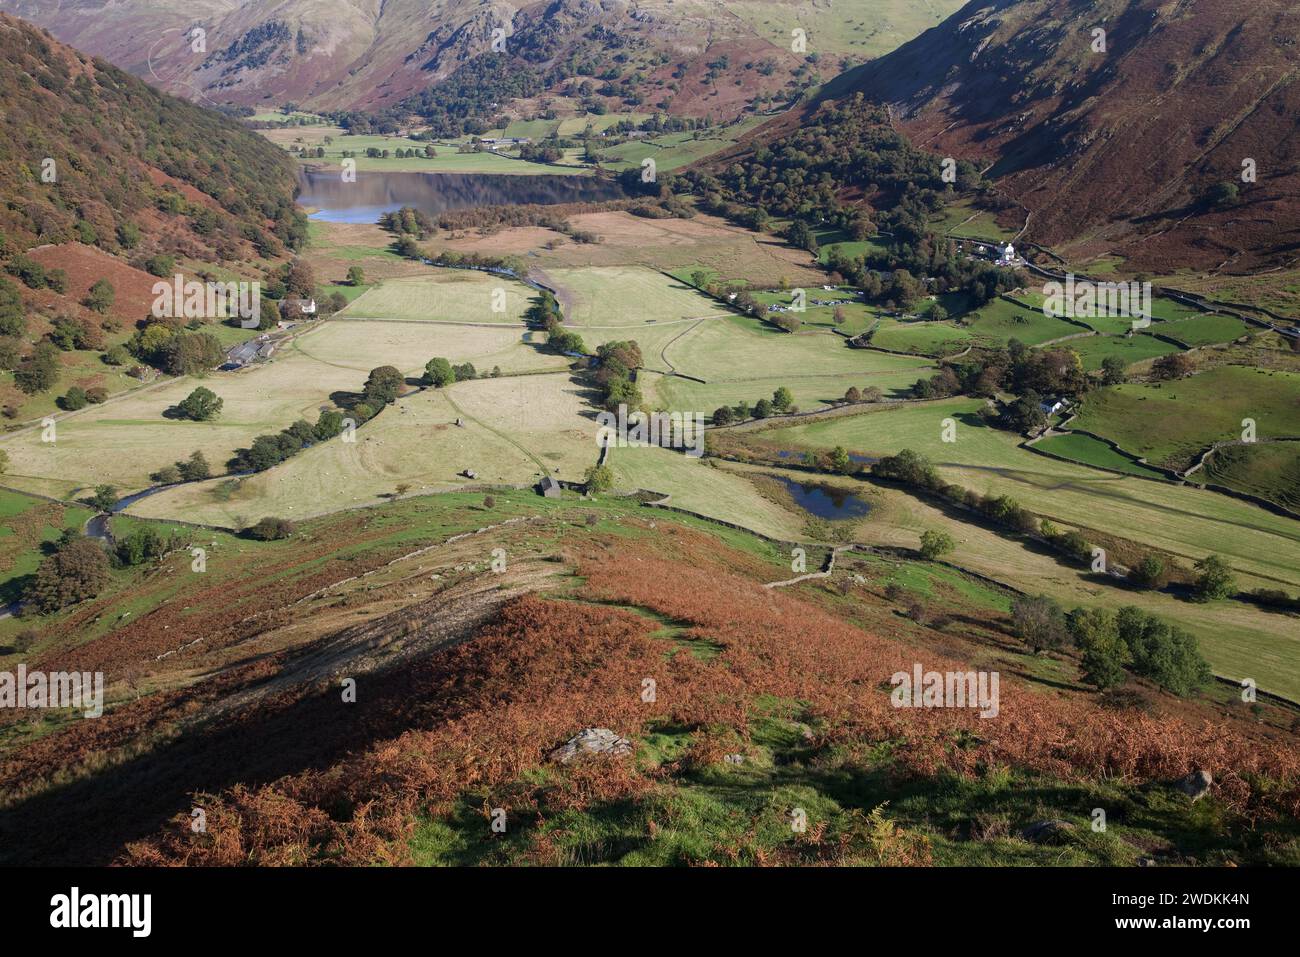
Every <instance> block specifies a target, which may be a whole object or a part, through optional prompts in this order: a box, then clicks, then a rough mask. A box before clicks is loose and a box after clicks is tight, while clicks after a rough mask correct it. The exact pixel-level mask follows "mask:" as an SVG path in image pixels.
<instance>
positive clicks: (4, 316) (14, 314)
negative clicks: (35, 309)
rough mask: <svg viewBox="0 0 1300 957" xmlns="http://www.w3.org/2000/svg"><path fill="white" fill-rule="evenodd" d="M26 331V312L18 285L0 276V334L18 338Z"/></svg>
mask: <svg viewBox="0 0 1300 957" xmlns="http://www.w3.org/2000/svg"><path fill="white" fill-rule="evenodd" d="M26 333H27V313H26V312H25V311H24V310H23V299H22V296H21V295H19V293H18V287H17V286H15V285H14V284H13V283H12V282H10V281H9V280H8V279H6V278H4V277H3V276H0V336H13V337H15V338H20V337H22V336H24V335H26Z"/></svg>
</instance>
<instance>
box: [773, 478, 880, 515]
mask: <svg viewBox="0 0 1300 957" xmlns="http://www.w3.org/2000/svg"><path fill="white" fill-rule="evenodd" d="M778 478H780V480H781V482H782V483H783V484H784V485H785V488H786V491H788V492H789V493H790V496H791V497H792V498H793V499H794V501H795V504H796V505H798V506H799V507H800V508H802V509H803V510H804V511H805V512H808V513H810V514H812V515H815V516H817V517H818V518H831V519H835V518H861V517H862V516H864V515H866V514H867V513H868V512H870V511H871V503H870V502H867V501H865V500H863V499H861V498H858V496H856V495H854V494H853V493H852V492H846V491H844V490H843V489H838V488H835V487H833V486H830V485H821V484H818V483H817V482H800V481H799V480H798V479H792V478H786V477H785V476H778Z"/></svg>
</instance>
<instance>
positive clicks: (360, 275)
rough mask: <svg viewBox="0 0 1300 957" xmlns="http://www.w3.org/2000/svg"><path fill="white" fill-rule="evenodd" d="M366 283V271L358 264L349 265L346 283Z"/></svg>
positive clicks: (354, 284)
mask: <svg viewBox="0 0 1300 957" xmlns="http://www.w3.org/2000/svg"><path fill="white" fill-rule="evenodd" d="M365 284H366V273H365V270H363V269H362V268H361V267H360V266H350V267H349V268H348V285H349V286H364V285H365Z"/></svg>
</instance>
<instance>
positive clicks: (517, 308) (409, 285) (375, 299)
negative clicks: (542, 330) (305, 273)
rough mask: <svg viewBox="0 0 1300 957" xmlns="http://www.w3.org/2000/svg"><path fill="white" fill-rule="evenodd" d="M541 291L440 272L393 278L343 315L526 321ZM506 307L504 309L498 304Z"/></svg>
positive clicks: (475, 275) (480, 275) (487, 278)
mask: <svg viewBox="0 0 1300 957" xmlns="http://www.w3.org/2000/svg"><path fill="white" fill-rule="evenodd" d="M536 295H537V294H536V293H535V292H534V291H533V290H532V289H530V288H529V287H527V286H525V285H524V284H523V283H520V282H514V281H513V280H510V279H506V278H504V277H502V276H494V275H491V274H489V273H484V272H475V271H473V270H468V269H446V270H438V271H437V272H436V273H435V274H433V275H430V276H428V277H423V276H422V277H419V278H411V279H389V280H385V281H384V283H383V284H382V285H380V286H378V287H376V288H374V289H371V290H370V291H369V292H367V293H365V294H364V295H361V296H359V297H358V298H357V299H355V300H354V301H353V302H352V303H351V304H350V305H349V306H348V308H347V309H345V310H343V311H342V312H341V313H339V315H340V316H342V317H344V318H365V319H400V320H408V321H409V320H429V321H435V322H438V321H441V322H491V323H514V324H519V323H522V322H523V316H524V310H525V309H527V308H528V305H529V302H530V301H531V300H532V299H533V297H534V296H536ZM496 305H499V306H501V307H502V311H501V312H496V311H494V306H496Z"/></svg>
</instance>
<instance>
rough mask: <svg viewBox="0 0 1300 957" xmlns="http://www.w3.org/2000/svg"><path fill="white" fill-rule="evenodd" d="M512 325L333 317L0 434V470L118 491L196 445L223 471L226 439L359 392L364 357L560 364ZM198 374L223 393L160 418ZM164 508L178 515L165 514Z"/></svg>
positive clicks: (522, 366) (313, 415)
mask: <svg viewBox="0 0 1300 957" xmlns="http://www.w3.org/2000/svg"><path fill="white" fill-rule="evenodd" d="M526 335H527V336H544V333H528V332H525V331H524V330H523V329H522V328H520V327H512V326H504V325H503V326H501V327H499V328H497V327H492V326H488V325H484V326H468V325H452V324H449V323H420V322H364V321H349V320H331V321H329V322H325V323H321V324H319V325H318V326H316V327H315V328H313V329H312V330H310V331H308V332H306V333H304V334H303V335H300V336H298V337H296V338H294V339H292V340H290V341H289V342H288V343H287V344H286V345H284V346H283V347H281V349H280V350H279V351H278V352H277V353H276V355H275V357H274V358H273V359H272V360H271V361H270V362H266V363H259V364H257V365H255V366H253V367H251V368H248V369H245V370H241V371H238V372H217V373H212V374H211V375H208V376H206V377H201V378H200V377H192V376H187V377H184V378H181V379H175V380H163V381H162V382H160V383H159V384H158V385H156V386H152V387H149V388H146V389H141V390H138V391H137V392H133V393H129V394H126V395H123V396H121V397H119V398H115V399H110V400H109V401H108V402H106V403H104V404H102V405H97V406H90V407H88V408H86V409H84V410H82V411H80V412H76V413H72V414H69V415H66V416H64V417H62V418H60V419H59V420H58V423H57V432H56V441H54V442H42V441H41V433H40V430H39V429H33V430H26V431H20V432H15V433H13V434H11V435H8V436H5V437H4V438H3V439H0V448H3V449H4V450H5V451H6V452H8V454H9V459H10V464H9V469H8V472H7V475H6V477H5V478H6V481H7V482H8V483H9V484H10V485H13V486H15V487H18V488H22V489H24V490H29V491H34V492H39V493H42V494H52V495H66V494H69V493H72V492H74V491H76V490H78V489H88V488H93V487H94V486H95V485H99V484H111V485H115V486H117V487H118V488H119V489H120V490H121V491H123V492H126V491H131V490H137V489H141V488H144V487H146V486H148V485H149V484H150V479H149V474H150V473H151V472H154V471H156V470H158V469H159V468H161V467H163V466H164V465H170V464H172V463H173V462H175V461H176V460H178V459H183V458H186V457H188V456H189V454H190V453H191V452H193V451H195V450H199V451H202V452H203V454H204V456H205V457H206V458H207V459H208V462H209V463H210V465H211V466H212V468H213V471H214V472H221V471H224V467H225V463H226V461H227V460H228V459H229V458H230V456H231V455H232V454H233V453H234V451H235V449H237V448H241V447H246V446H248V444H249V443H250V442H251V441H252V439H253V438H254V437H256V436H258V435H262V434H267V433H274V432H278V431H279V430H281V429H283V428H285V427H287V426H289V425H291V424H292V423H293V422H294V421H295V420H297V419H307V420H308V421H309V422H315V421H316V419H317V417H318V415H319V413H320V410H321V409H324V408H329V407H331V406H333V405H334V401H333V398H332V397H333V396H335V394H336V393H337V394H342V395H349V394H355V393H358V392H359V391H360V389H361V387H362V385H363V384H364V383H365V379H366V376H367V374H368V373H369V372H370V370H371V369H373V368H376V367H377V366H381V365H395V366H397V367H398V368H399V369H400V370H401V371H402V372H403V373H405V374H406V375H408V376H418V375H420V374H422V372H423V369H424V365H425V363H426V362H428V360H429V359H431V358H433V357H434V356H443V357H445V358H447V359H450V360H451V361H452V362H456V363H460V362H472V363H474V364H475V366H476V367H478V368H479V369H480V371H481V372H483V373H485V374H486V373H488V372H490V371H491V370H492V368H493V367H494V366H500V368H501V370H502V372H503V373H506V374H507V375H508V374H511V373H518V372H532V371H546V370H557V369H563V368H564V367H565V366H566V365H567V362H566V360H565V359H564V358H563V357H562V356H556V355H553V354H550V353H546V352H542V351H541V350H540V348H539V347H538V345H536V344H532V343H530V342H525V341H524V336H526ZM200 385H201V386H204V387H206V388H209V389H211V390H212V391H214V392H215V393H216V394H217V395H218V396H220V397H221V399H222V401H223V403H224V405H223V408H222V412H221V415H220V416H219V417H218V418H217V419H216V420H214V421H211V422H191V421H188V420H183V419H174V418H167V417H165V416H164V413H165V412H166V410H167V409H169V408H171V407H172V406H174V405H176V404H177V403H178V402H180V400H181V399H183V398H185V396H187V395H189V393H190V392H192V391H193V390H194V389H195V388H197V387H198V386H200ZM170 517H180V516H177V515H172V516H170Z"/></svg>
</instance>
